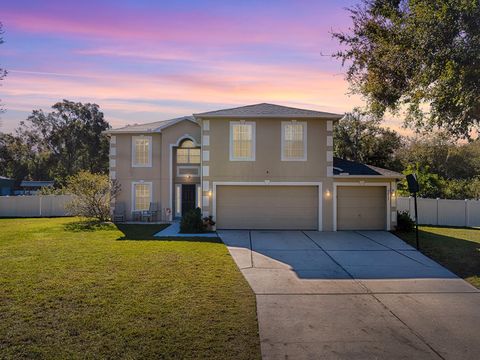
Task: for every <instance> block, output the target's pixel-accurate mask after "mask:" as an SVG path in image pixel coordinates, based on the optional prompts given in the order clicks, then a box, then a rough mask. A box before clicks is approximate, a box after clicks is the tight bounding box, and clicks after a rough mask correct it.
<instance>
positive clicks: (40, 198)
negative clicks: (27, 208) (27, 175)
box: [38, 195, 42, 217]
mask: <svg viewBox="0 0 480 360" xmlns="http://www.w3.org/2000/svg"><path fill="white" fill-rule="evenodd" d="M38 201H39V205H40V206H39V207H40V209H39V210H40V217H42V195H39V197H38Z"/></svg>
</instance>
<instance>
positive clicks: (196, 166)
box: [177, 165, 200, 177]
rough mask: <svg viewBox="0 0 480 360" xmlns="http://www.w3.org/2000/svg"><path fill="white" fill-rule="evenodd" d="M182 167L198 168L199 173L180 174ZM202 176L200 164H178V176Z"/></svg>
mask: <svg viewBox="0 0 480 360" xmlns="http://www.w3.org/2000/svg"><path fill="white" fill-rule="evenodd" d="M180 169H197V174H196V175H195V174H180ZM189 176H190V177H200V165H177V177H189Z"/></svg>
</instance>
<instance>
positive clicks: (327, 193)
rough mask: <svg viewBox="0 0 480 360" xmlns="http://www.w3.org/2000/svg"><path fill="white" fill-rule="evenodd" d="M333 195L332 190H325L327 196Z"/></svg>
mask: <svg viewBox="0 0 480 360" xmlns="http://www.w3.org/2000/svg"><path fill="white" fill-rule="evenodd" d="M331 195H332V193H331V192H330V190H327V191H325V197H327V198H329V197H330V196H331Z"/></svg>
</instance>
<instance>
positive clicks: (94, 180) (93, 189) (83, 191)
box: [65, 171, 120, 222]
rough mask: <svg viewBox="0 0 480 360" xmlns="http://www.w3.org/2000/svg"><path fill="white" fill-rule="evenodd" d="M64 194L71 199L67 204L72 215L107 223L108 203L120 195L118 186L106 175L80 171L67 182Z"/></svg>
mask: <svg viewBox="0 0 480 360" xmlns="http://www.w3.org/2000/svg"><path fill="white" fill-rule="evenodd" d="M65 192H66V193H69V194H72V195H73V199H72V200H71V202H70V203H68V204H67V209H68V210H69V212H70V213H71V214H72V215H79V216H85V217H89V218H94V219H97V220H98V221H102V222H103V221H107V220H109V219H110V201H111V199H114V198H116V197H117V195H118V194H119V193H120V185H119V183H118V182H117V181H115V180H111V181H110V180H109V178H108V175H102V174H92V173H90V172H88V171H80V172H79V173H78V174H77V175H74V176H70V177H69V178H68V180H67V186H66V191H65Z"/></svg>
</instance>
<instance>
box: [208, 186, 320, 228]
mask: <svg viewBox="0 0 480 360" xmlns="http://www.w3.org/2000/svg"><path fill="white" fill-rule="evenodd" d="M216 220H217V228H218V229H280V230H287V229H295V230H297V229H301V230H318V186H288V185H285V186H284V185H275V186H274V185H248V186H245V185H221V186H217V189H216Z"/></svg>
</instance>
